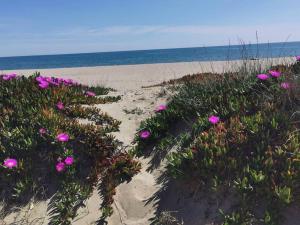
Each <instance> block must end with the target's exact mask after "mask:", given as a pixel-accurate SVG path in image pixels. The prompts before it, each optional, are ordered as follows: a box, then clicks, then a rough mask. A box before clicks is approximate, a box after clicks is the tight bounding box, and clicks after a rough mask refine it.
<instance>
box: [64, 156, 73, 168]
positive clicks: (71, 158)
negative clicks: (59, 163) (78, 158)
mask: <svg viewBox="0 0 300 225" xmlns="http://www.w3.org/2000/svg"><path fill="white" fill-rule="evenodd" d="M73 163H74V157H73V156H68V157H66V159H65V164H66V165H68V166H69V165H72V164H73Z"/></svg>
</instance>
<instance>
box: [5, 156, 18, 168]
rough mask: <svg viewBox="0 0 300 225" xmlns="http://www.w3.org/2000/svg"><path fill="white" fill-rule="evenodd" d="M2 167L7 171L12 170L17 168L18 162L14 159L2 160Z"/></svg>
mask: <svg viewBox="0 0 300 225" xmlns="http://www.w3.org/2000/svg"><path fill="white" fill-rule="evenodd" d="M3 165H4V166H5V167H7V168H9V169H12V168H13V167H17V166H18V161H17V160H16V159H10V158H8V159H6V160H4V163H3Z"/></svg>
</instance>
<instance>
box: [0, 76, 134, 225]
mask: <svg viewBox="0 0 300 225" xmlns="http://www.w3.org/2000/svg"><path fill="white" fill-rule="evenodd" d="M109 91H110V89H107V88H103V87H100V86H99V87H88V86H84V85H80V84H77V83H75V82H74V81H72V80H65V79H61V78H50V77H42V76H40V75H39V74H34V75H33V76H30V77H28V78H26V77H23V76H16V75H15V74H11V75H2V76H0V96H1V102H0V130H1V133H0V198H1V202H3V203H4V204H5V205H4V207H3V208H2V210H1V216H5V215H6V214H7V213H9V212H10V209H12V208H13V206H14V205H20V204H26V203H28V201H29V200H30V199H31V198H32V196H33V195H34V196H35V198H37V199H38V200H46V199H48V198H49V197H52V198H51V201H50V203H49V207H48V208H49V210H48V213H49V215H50V224H57V225H61V224H63V225H65V224H71V223H72V219H74V218H75V217H76V212H77V210H78V208H80V207H84V203H85V201H86V200H87V199H88V197H89V196H90V195H91V193H92V191H93V189H94V188H98V189H99V193H100V194H101V197H102V199H103V201H102V203H101V205H100V203H99V208H101V209H102V212H103V214H102V215H99V218H100V217H101V216H102V219H105V217H107V216H109V215H110V214H111V213H112V208H111V204H112V202H113V195H114V193H115V187H116V186H117V185H118V184H120V183H121V182H124V181H128V180H130V179H131V177H132V176H133V175H134V174H135V173H137V172H138V171H139V169H140V165H139V163H138V162H137V161H135V160H134V159H133V158H132V157H131V156H130V155H128V154H127V153H123V152H120V146H119V142H118V141H116V140H115V138H114V136H112V135H111V134H110V133H111V132H113V131H117V130H118V126H119V124H120V122H119V121H117V120H115V119H113V118H112V117H110V116H109V115H107V114H105V113H102V112H101V111H100V110H99V109H97V108H96V107H94V106H93V105H94V104H105V103H109V102H114V101H117V100H119V97H109V96H104V95H106V94H107V93H108V92H109ZM83 105H84V106H83ZM79 119H87V120H89V121H92V122H93V123H92V124H90V123H89V124H83V123H80V121H79ZM0 220H1V218H0ZM99 221H101V219H100V220H99Z"/></svg>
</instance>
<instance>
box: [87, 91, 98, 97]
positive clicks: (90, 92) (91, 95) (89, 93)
mask: <svg viewBox="0 0 300 225" xmlns="http://www.w3.org/2000/svg"><path fill="white" fill-rule="evenodd" d="M85 94H86V95H87V96H89V97H94V96H96V93H95V92H92V91H86V92H85Z"/></svg>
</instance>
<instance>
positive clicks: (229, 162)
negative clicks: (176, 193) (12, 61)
mask: <svg viewBox="0 0 300 225" xmlns="http://www.w3.org/2000/svg"><path fill="white" fill-rule="evenodd" d="M299 74H300V57H297V58H296V60H295V63H293V64H292V65H288V66H285V65H281V66H274V67H271V68H269V69H268V70H267V71H262V70H261V68H260V67H246V66H245V67H242V68H241V69H240V70H238V71H237V72H234V73H225V74H222V75H220V74H200V75H193V76H187V77H185V78H182V79H179V80H176V81H172V84H173V85H175V88H174V89H175V94H174V96H173V97H172V99H171V100H170V101H169V103H168V104H167V105H161V106H160V107H158V108H157V109H156V114H155V115H154V116H152V117H151V118H149V119H147V120H145V121H143V122H142V123H141V126H140V129H139V130H138V132H137V134H136V137H135V143H136V147H135V148H134V149H133V152H134V153H135V154H136V155H149V154H152V155H154V156H153V158H154V159H155V160H152V164H153V167H155V166H158V164H159V163H160V162H161V161H165V162H166V168H167V171H166V176H167V177H168V180H169V181H175V182H177V183H180V184H182V185H185V186H188V189H189V190H190V191H191V193H193V192H197V191H199V190H202V191H204V192H207V193H218V192H222V193H223V194H224V195H233V196H234V199H235V203H234V204H233V205H232V207H230V209H229V210H226V211H224V210H223V209H220V216H219V221H221V222H220V223H222V224H223V225H249V224H266V225H267V224H268V225H275V224H282V221H284V219H285V218H284V216H283V213H282V212H283V211H284V209H286V208H287V207H289V206H291V205H292V204H294V203H299V197H300V195H299V193H300V186H299V185H300V183H299V181H300V180H299V172H300V151H299V147H300V134H299V119H300V116H299V103H300V102H299V101H300V96H299ZM178 124H179V125H180V127H185V129H178ZM160 221H162V220H160ZM170 221H171V220H169V223H166V224H181V223H176V222H172V223H171V222H170ZM157 224H161V223H160V222H157Z"/></svg>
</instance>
